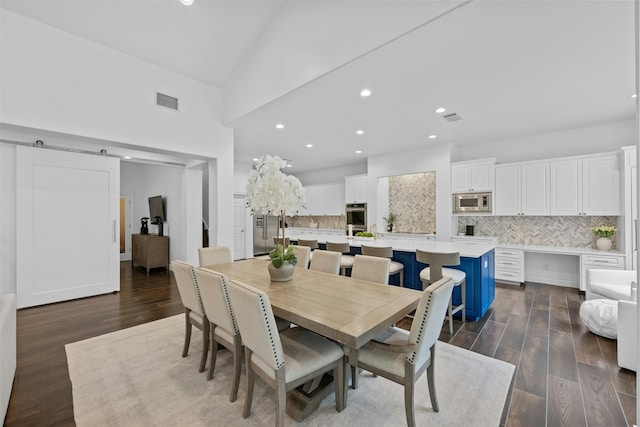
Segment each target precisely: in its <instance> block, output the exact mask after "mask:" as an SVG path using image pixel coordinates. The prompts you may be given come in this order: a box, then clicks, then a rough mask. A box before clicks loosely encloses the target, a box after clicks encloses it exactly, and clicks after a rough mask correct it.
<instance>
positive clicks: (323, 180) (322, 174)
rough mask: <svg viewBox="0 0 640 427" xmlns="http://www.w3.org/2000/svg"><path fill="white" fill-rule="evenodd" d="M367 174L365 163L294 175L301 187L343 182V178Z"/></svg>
mask: <svg viewBox="0 0 640 427" xmlns="http://www.w3.org/2000/svg"><path fill="white" fill-rule="evenodd" d="M366 173H367V161H366V160H363V161H362V162H360V163H354V164H351V165H344V166H336V167H334V168H327V169H318V170H313V171H309V172H300V173H295V174H294V175H295V176H297V177H298V179H299V180H300V182H302V185H316V184H331V183H334V182H344V177H345V176H354V175H364V174H366Z"/></svg>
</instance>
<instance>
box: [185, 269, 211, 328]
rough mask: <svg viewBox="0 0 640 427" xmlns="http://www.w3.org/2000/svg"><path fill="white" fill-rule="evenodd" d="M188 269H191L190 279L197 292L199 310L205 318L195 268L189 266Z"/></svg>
mask: <svg viewBox="0 0 640 427" xmlns="http://www.w3.org/2000/svg"><path fill="white" fill-rule="evenodd" d="M189 270H190V271H191V279H192V280H193V285H194V286H195V287H196V294H198V302H199V303H200V311H201V312H202V315H203V316H204V317H205V318H206V317H207V316H206V314H205V312H204V305H203V304H202V296H201V295H200V286H199V285H198V279H196V270H195V269H194V268H193V266H191V267H189Z"/></svg>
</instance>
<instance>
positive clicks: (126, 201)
mask: <svg viewBox="0 0 640 427" xmlns="http://www.w3.org/2000/svg"><path fill="white" fill-rule="evenodd" d="M132 217H133V204H132V201H131V195H130V194H122V195H120V261H131V234H132V232H133V220H132Z"/></svg>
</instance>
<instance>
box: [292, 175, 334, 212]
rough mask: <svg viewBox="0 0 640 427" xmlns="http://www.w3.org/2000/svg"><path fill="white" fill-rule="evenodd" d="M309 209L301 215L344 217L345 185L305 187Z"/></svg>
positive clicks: (303, 210) (304, 210)
mask: <svg viewBox="0 0 640 427" xmlns="http://www.w3.org/2000/svg"><path fill="white" fill-rule="evenodd" d="M304 189H305V194H306V199H307V207H306V209H302V210H301V211H300V212H299V215H344V214H345V208H344V184H343V183H335V184H322V185H308V186H306V187H304Z"/></svg>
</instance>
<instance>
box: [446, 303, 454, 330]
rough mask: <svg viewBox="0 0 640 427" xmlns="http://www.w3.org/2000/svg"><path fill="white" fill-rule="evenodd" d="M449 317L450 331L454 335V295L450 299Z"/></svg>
mask: <svg viewBox="0 0 640 427" xmlns="http://www.w3.org/2000/svg"><path fill="white" fill-rule="evenodd" d="M447 317H448V318H449V333H450V334H451V335H453V295H452V296H451V298H450V299H449V308H447Z"/></svg>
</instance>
